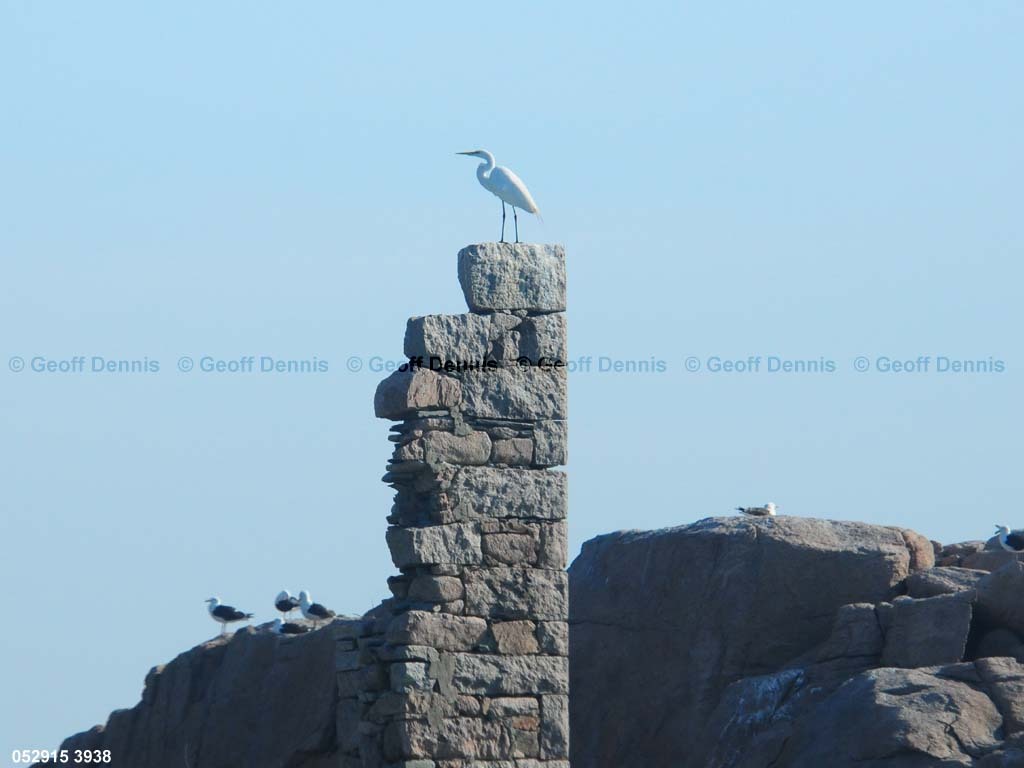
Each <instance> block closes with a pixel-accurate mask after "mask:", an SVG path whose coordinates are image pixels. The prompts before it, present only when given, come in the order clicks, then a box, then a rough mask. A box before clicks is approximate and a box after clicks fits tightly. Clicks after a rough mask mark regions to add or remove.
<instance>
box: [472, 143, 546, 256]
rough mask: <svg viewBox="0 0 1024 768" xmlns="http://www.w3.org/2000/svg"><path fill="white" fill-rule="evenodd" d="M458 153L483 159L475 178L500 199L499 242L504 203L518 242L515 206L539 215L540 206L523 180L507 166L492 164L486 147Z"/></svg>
mask: <svg viewBox="0 0 1024 768" xmlns="http://www.w3.org/2000/svg"><path fill="white" fill-rule="evenodd" d="M456 154H458V155H469V156H470V157H479V158H480V159H481V160H483V162H482V163H480V165H478V166H477V168H476V178H477V180H478V181H479V182H480V185H481V186H482V187H483V188H484V189H486V190H487V191H488V192H490V193H491V194H493V195H494V196H495V197H497V198H498V199H499V200H501V242H503V243H504V242H505V203H508V204H509V205H511V206H512V218H513V220H514V221H515V227H516V242H517V243H518V242H519V218H518V217H517V216H516V208H520V209H522V210H524V211H526V212H527V213H532V214H535V215H536V216H538V217H539V216H540V208H538V207H537V204H536V203H535V202H533V196H532V195H531V194H530V190H528V189H527V188H526V185H525V184H523V180H522V179H520V178H519V177H518V176H516V175H515V174H514V173H512V171H510V170H509V169H508V168H505V167H504V166H501V165H495V164H494V155H492V154H491V153H490V152H488V151H487V150H486V149H477V150H474V151H472V152H457V153H456Z"/></svg>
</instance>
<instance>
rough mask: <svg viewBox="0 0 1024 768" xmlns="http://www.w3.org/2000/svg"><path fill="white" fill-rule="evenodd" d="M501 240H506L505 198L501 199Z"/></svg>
mask: <svg viewBox="0 0 1024 768" xmlns="http://www.w3.org/2000/svg"><path fill="white" fill-rule="evenodd" d="M513 210H514V209H513ZM500 242H502V243H504V242H505V201H504V200H502V201H501V240H500Z"/></svg>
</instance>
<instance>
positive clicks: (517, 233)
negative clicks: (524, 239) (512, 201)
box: [512, 205, 519, 243]
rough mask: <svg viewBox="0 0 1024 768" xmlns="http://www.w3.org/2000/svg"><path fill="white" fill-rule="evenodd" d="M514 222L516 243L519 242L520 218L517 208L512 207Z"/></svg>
mask: <svg viewBox="0 0 1024 768" xmlns="http://www.w3.org/2000/svg"><path fill="white" fill-rule="evenodd" d="M512 220H513V221H514V222H515V223H516V242H517V243H518V242H519V216H517V215H516V207H515V206H514V205H513V206H512Z"/></svg>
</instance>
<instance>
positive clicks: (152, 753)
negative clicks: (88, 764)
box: [62, 622, 344, 768]
mask: <svg viewBox="0 0 1024 768" xmlns="http://www.w3.org/2000/svg"><path fill="white" fill-rule="evenodd" d="M343 624H344V622H337V623H336V624H335V625H332V626H331V627H325V628H323V629H320V630H319V631H316V632H310V633H308V634H305V635H297V636H295V637H282V636H280V635H275V634H273V633H271V632H268V631H266V630H256V629H242V630H240V631H238V632H236V633H235V634H234V635H232V636H229V638H228V639H226V640H221V639H217V640H212V641H210V642H208V643H205V644H203V645H199V646H196V647H195V648H193V649H192V650H190V651H186V652H185V653H183V654H181V655H180V656H178V657H177V658H176V659H174V660H173V661H171V662H170V663H169V664H167V665H166V666H163V667H157V668H156V669H154V670H153V671H152V672H150V674H149V675H148V676H147V677H146V684H145V688H144V690H143V692H142V701H141V702H140V703H139V704H137V705H136V706H135V707H133V708H132V709H123V710H118V711H116V712H114V713H113V714H112V715H111V716H110V719H109V720H108V721H107V724H106V726H105V727H97V728H94V729H92V730H90V731H86V732H84V733H82V734H78V735H76V736H72V737H71V738H69V739H67V740H66V741H65V742H64V744H63V745H62V747H63V748H64V749H69V750H75V749H109V750H111V752H112V754H113V755H114V763H113V764H114V765H117V766H133V768H182V766H184V765H185V764H186V762H187V763H188V764H189V765H193V766H208V768H233V767H234V766H239V765H245V766H251V768H272V767H276V766H283V765H288V766H295V767H296V768H299V767H300V766H301V768H328V766H335V765H337V743H336V738H335V727H336V719H337V717H338V712H337V707H336V702H337V697H338V691H337V687H336V681H335V675H334V670H335V654H336V651H337V647H338V644H339V642H341V638H340V635H342V634H344V633H343V632H341V631H337V630H339V628H340V627H342V626H343Z"/></svg>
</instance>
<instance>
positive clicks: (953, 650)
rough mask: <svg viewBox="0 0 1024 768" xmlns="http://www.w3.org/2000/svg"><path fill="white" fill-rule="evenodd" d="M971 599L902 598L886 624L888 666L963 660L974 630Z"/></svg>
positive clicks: (884, 652) (884, 659)
mask: <svg viewBox="0 0 1024 768" xmlns="http://www.w3.org/2000/svg"><path fill="white" fill-rule="evenodd" d="M971 615H972V609H971V601H970V599H968V598H965V597H963V596H962V595H958V594H953V595H938V596H936V597H929V598H925V599H923V600H912V599H906V598H903V599H900V600H898V601H897V602H896V603H895V605H893V610H892V616H891V618H890V619H889V620H888V626H887V627H885V646H884V648H883V650H882V662H881V663H882V666H884V667H907V668H913V667H928V666H936V665H939V664H954V663H956V662H958V661H960V660H961V659H962V658H963V655H964V649H965V648H966V647H967V635H968V633H969V632H970V631H971Z"/></svg>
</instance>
